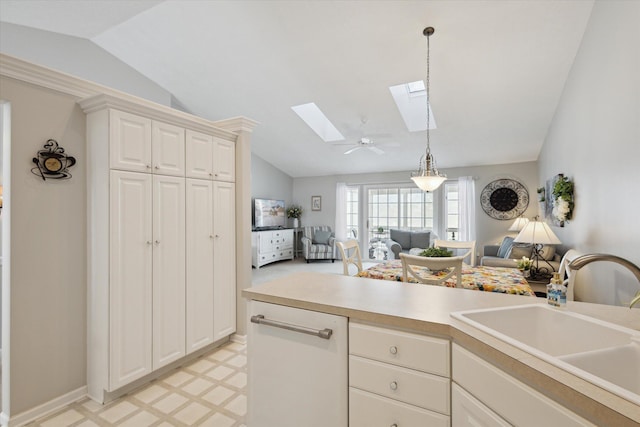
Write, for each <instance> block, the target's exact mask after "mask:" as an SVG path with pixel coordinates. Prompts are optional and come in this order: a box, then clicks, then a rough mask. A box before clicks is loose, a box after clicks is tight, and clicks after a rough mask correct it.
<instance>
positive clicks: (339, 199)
mask: <svg viewBox="0 0 640 427" xmlns="http://www.w3.org/2000/svg"><path fill="white" fill-rule="evenodd" d="M334 231H335V234H336V240H337V241H338V242H344V241H345V240H347V238H348V236H347V184H345V183H344V182H338V183H337V184H336V229H335V230H334Z"/></svg>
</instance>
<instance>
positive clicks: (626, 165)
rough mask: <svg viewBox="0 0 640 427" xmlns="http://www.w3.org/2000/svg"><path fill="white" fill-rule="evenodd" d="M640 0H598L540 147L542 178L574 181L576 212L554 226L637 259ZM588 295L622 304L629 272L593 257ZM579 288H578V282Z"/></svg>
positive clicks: (596, 248)
mask: <svg viewBox="0 0 640 427" xmlns="http://www.w3.org/2000/svg"><path fill="white" fill-rule="evenodd" d="M639 23H640V2H634V1H613V0H606V1H597V2H596V3H595V5H594V8H593V12H592V15H591V18H590V21H589V24H588V26H587V31H586V33H585V35H584V39H583V41H582V45H581V47H580V50H579V51H578V55H577V56H576V59H575V62H574V65H573V68H572V70H571V73H570V74H569V78H568V80H567V83H566V85H565V88H564V93H563V95H562V98H561V100H560V103H559V106H558V109H557V112H556V115H555V118H554V122H553V125H552V126H551V129H550V130H549V134H548V136H547V139H546V142H545V145H544V147H543V150H542V152H541V154H540V159H539V165H540V184H542V183H543V182H544V181H545V180H547V179H549V178H551V177H552V176H553V175H555V174H558V173H564V174H565V175H566V176H568V177H570V178H571V179H573V180H574V181H575V204H576V206H575V215H574V219H573V220H572V221H571V222H569V223H568V224H567V225H566V226H565V227H564V228H559V227H554V231H555V232H556V233H557V235H558V237H559V238H560V240H562V242H563V244H564V245H565V246H567V247H573V248H576V249H578V250H580V251H582V252H605V253H611V254H615V255H619V256H622V257H624V258H627V259H629V260H630V261H632V262H634V263H636V264H637V265H640V228H638V215H639V212H640V197H638V195H639V194H640V167H639V166H638V162H639V159H640V78H638V76H640V25H638V24H639ZM590 270H591V272H592V273H594V276H593V280H591V279H589V278H588V277H586V275H580V276H579V277H578V282H584V284H590V285H591V286H590V289H591V290H587V289H584V290H583V291H584V295H583V297H584V298H585V299H586V300H590V301H598V302H605V303H609V304H621V305H625V304H626V303H627V302H628V301H629V298H630V296H631V295H633V293H635V291H636V290H637V289H638V288H639V287H640V285H639V284H638V283H637V281H636V280H635V279H633V278H632V277H631V275H630V274H629V273H628V272H626V271H623V270H620V269H611V268H610V267H609V266H608V265H607V264H603V263H599V264H594V265H593V268H591V269H590ZM576 292H579V290H578V287H576Z"/></svg>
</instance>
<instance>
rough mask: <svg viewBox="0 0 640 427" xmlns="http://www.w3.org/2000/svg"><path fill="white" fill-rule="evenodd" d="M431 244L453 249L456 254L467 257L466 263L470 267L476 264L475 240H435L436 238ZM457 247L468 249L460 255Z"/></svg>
mask: <svg viewBox="0 0 640 427" xmlns="http://www.w3.org/2000/svg"><path fill="white" fill-rule="evenodd" d="M433 246H435V247H436V248H444V249H455V252H454V254H455V255H456V256H460V257H462V258H467V257H469V262H468V264H469V265H470V266H472V267H473V266H475V265H476V241H475V240H470V241H467V242H461V241H458V240H437V239H436V240H435V241H434V242H433ZM458 249H468V251H467V252H465V253H464V254H462V255H459V254H458V253H457V252H458Z"/></svg>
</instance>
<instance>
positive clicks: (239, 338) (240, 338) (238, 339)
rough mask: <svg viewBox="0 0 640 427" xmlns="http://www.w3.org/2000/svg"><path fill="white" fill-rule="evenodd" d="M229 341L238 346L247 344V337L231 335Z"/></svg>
mask: <svg viewBox="0 0 640 427" xmlns="http://www.w3.org/2000/svg"><path fill="white" fill-rule="evenodd" d="M230 340H231V342H235V343H238V344H246V343H247V336H246V335H238V334H233V335H231V338H230Z"/></svg>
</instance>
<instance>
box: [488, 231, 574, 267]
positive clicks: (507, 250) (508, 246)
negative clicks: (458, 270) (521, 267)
mask: <svg viewBox="0 0 640 427" xmlns="http://www.w3.org/2000/svg"><path fill="white" fill-rule="evenodd" d="M513 239H514V238H513V237H509V236H506V237H505V238H504V239H502V242H500V244H499V245H485V246H484V251H483V257H482V258H481V259H480V265H483V266H487V267H512V268H517V267H518V266H517V262H518V260H519V259H522V257H523V256H525V257H527V258H531V256H532V254H533V245H532V244H530V243H515V242H514V241H513ZM540 253H541V255H542V257H543V258H544V259H545V260H546V261H547V262H548V263H549V264H550V265H551V266H552V267H553V269H554V270H555V271H558V270H559V269H560V260H561V256H560V254H558V253H556V247H555V246H550V245H544V246H542V249H541V250H540ZM539 265H540V267H548V265H547V263H546V262H544V261H542V260H540V262H539Z"/></svg>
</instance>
